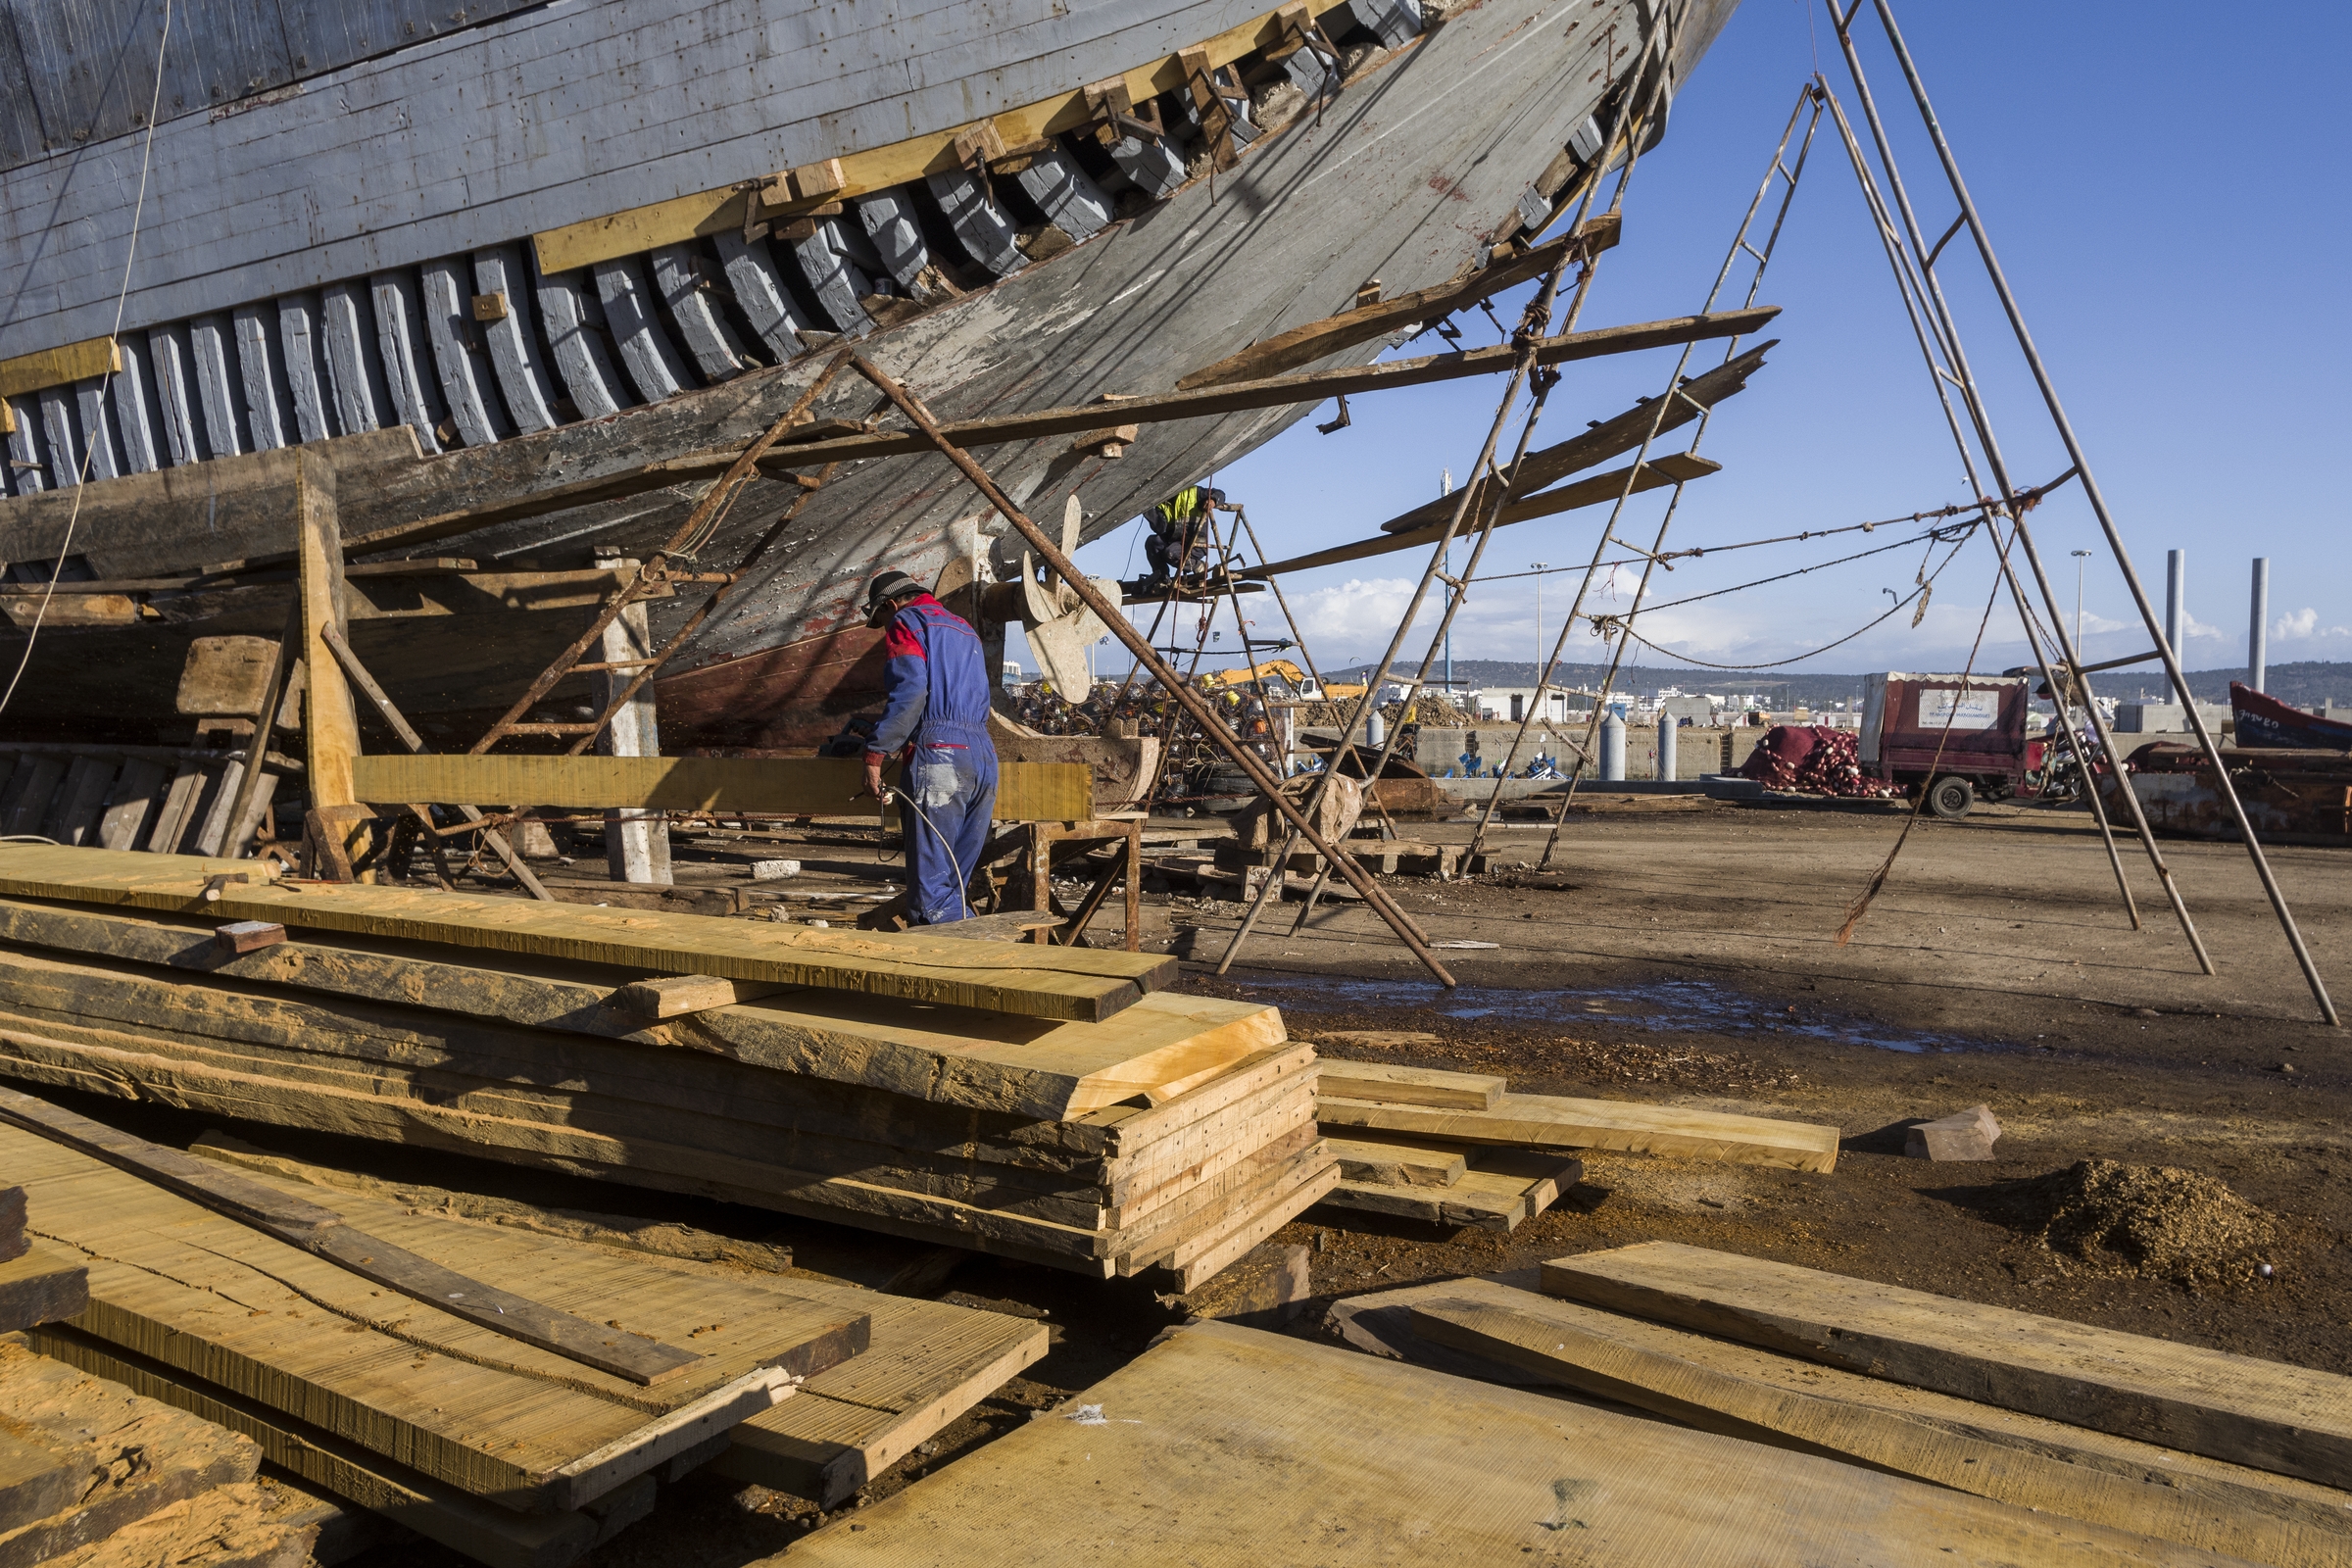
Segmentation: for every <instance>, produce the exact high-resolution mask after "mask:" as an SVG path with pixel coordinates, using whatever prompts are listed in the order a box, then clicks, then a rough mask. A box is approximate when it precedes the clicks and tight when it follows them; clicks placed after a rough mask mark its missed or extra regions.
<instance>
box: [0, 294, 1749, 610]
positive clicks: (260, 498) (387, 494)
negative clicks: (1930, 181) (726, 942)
mask: <svg viewBox="0 0 2352 1568" xmlns="http://www.w3.org/2000/svg"><path fill="white" fill-rule="evenodd" d="M1779 314H1780V313H1779V308H1778V307H1777V306H1763V307H1757V308H1753V309H1748V310H1740V311H1719V312H1715V313H1712V314H1710V315H1705V316H1683V317H1673V318H1668V319H1664V320H1657V321H1643V322H1638V323H1633V324H1630V325H1624V326H1611V327H1600V328H1596V329H1594V330H1592V331H1586V332H1570V333H1563V334H1561V335H1559V336H1557V337H1553V338H1549V339H1546V340H1545V341H1544V346H1543V348H1542V350H1541V352H1540V356H1539V357H1540V361H1541V363H1543V364H1544V365H1562V364H1567V363H1569V362H1571V361H1575V360H1584V359H1594V358H1600V357H1603V356H1606V355H1611V354H1627V353H1634V352H1637V351H1640V350H1642V349H1650V348H1667V347H1674V346H1678V345H1680V344H1684V343H1691V342H1699V341H1704V340H1707V339H1711V338H1726V337H1739V336H1743V335H1745V334H1747V333H1749V332H1753V331H1755V330H1757V329H1759V328H1760V327H1762V326H1764V325H1765V324H1766V323H1767V322H1769V321H1770V320H1771V319H1773V318H1774V317H1775V316H1777V315H1779ZM1514 352H1515V351H1514V350H1513V348H1512V347H1511V346H1510V345H1508V344H1503V345H1498V346H1496V347H1494V348H1487V349H1470V350H1464V351H1460V352H1455V353H1448V354H1432V355H1425V356H1422V357H1421V358H1419V359H1413V360H1400V361H1397V362H1394V363H1392V364H1387V365H1373V366H1354V367H1343V368H1336V369H1326V370H1311V371H1305V372H1302V373H1299V374H1295V375H1282V376H1272V377H1267V378H1265V379H1262V380H1256V381H1246V382H1237V383H1233V384H1230V385H1225V386H1217V387H1208V388H1203V389H1201V390H1197V391H1192V392H1170V393H1163V394H1157V395H1152V396H1143V397H1132V398H1118V399H1116V400H1115V401H1113V402H1110V403H1103V402H1097V403H1090V404H1081V405H1077V406H1074V407H1065V408H1059V409H1046V410H1040V411H1037V412H1034V413H1028V414H1016V415H1007V416H1000V417H991V418H980V419H965V420H958V421H955V422H950V423H944V424H943V425H942V426H941V431H942V434H943V435H945V436H946V437H947V439H948V440H949V442H950V443H951V444H953V445H955V446H957V447H960V448H978V447H987V446H1002V445H1006V444H1009V443H1013V442H1020V441H1031V440H1040V439H1046V438H1051V437H1056V436H1069V435H1082V434H1085V433H1087V432H1089V431H1092V430H1098V429H1103V428H1107V427H1109V426H1111V425H1121V424H1152V423H1163V422H1168V421H1174V420H1182V419H1199V418H1211V417H1218V416H1221V415H1227V414H1234V413H1241V412H1247V411H1250V410H1255V409H1272V408H1283V407H1290V406H1295V405H1298V404H1313V403H1320V402H1322V401H1323V400H1324V399H1326V398H1331V397H1336V396H1340V395H1342V394H1345V395H1348V396H1350V397H1353V396H1358V395H1361V394H1363V393H1367V392H1377V391H1386V390H1391V389H1394V388H1399V387H1408V386H1426V385H1429V384H1431V383H1434V382H1439V381H1449V380H1458V379H1462V378H1464V377H1469V376H1477V375H1490V374H1495V373H1497V372H1500V371H1504V370H1507V369H1508V368H1510V366H1511V363H1512V358H1513V354H1514ZM796 372H797V373H796ZM805 373H806V371H804V370H803V368H802V367H800V366H799V365H797V364H796V365H795V366H793V367H786V368H778V369H776V370H773V371H768V372H765V373H764V374H762V373H760V372H754V373H753V374H752V375H747V376H744V377H741V378H740V379H739V380H737V381H734V382H729V383H725V384H723V385H722V386H718V387H711V388H708V389H706V390H704V391H702V392H696V393H688V394H685V395H683V396H680V397H676V398H671V399H668V400H665V401H664V402H662V403H660V404H657V405H653V406H651V407H648V408H645V409H642V410H636V411H632V412H630V413H627V414H622V415H617V416H614V417H613V418H611V419H609V420H602V421H598V422H597V423H596V424H595V425H593V426H583V427H580V428H582V429H593V430H595V431H597V432H598V434H599V439H598V441H597V443H596V448H595V449H582V448H580V447H579V445H578V436H577V433H576V432H575V431H574V429H573V428H572V427H565V428H564V429H559V430H553V431H547V432H543V433H541V434H538V435H531V436H519V437H516V438H515V439H514V440H511V441H501V442H498V443H496V444H495V445H492V446H487V447H474V448H467V449H464V450H461V451H456V452H450V453H445V454H442V455H441V456H438V457H434V458H416V457H413V456H410V455H409V454H410V453H411V452H413V451H414V441H413V438H412V437H411V436H410V435H409V434H408V432H407V430H406V428H405V427H403V428H402V429H400V430H397V431H388V432H386V431H379V432H375V433H373V434H371V435H369V436H347V437H342V438H340V439H339V440H337V441H330V442H324V443H319V450H320V452H321V453H322V454H323V455H324V456H326V458H327V461H328V462H329V463H330V464H331V465H332V466H334V467H335V468H336V470H337V472H338V474H339V475H341V476H343V480H344V482H343V484H342V486H341V491H342V498H341V499H342V506H341V515H342V523H343V538H344V547H345V549H346V550H347V551H348V552H349V553H350V554H352V555H355V556H357V555H364V554H368V553H373V552H381V551H387V550H394V549H401V548H409V547H414V546H417V545H420V544H424V543H427V542H430V541H432V540H437V539H446V538H450V537H453V536H455V535H458V534H464V533H469V532H472V531H474V530H476V529H480V528H486V527H490V526H493V525H495V524H498V523H503V522H512V521H515V520H517V519H520V518H525V517H533V516H542V515H547V514H550V513H557V512H565V511H569V510H571V509H572V508H575V507H583V506H589V505H592V504H595V503H597V502H605V501H613V500H619V499H625V498H627V497H631V496H638V495H644V494H646V493H648V492H651V491H655V490H660V489H663V488H665V487H669V486H675V485H690V484H697V483H702V482H705V481H709V480H711V479H715V478H717V477H718V476H719V475H720V474H722V473H723V472H725V471H726V469H727V468H728V467H729V466H732V465H733V464H734V463H735V461H736V460H737V459H738V458H739V457H740V456H741V455H742V448H741V447H740V446H731V447H725V448H720V449H716V450H708V451H700V452H687V453H685V454H683V455H679V456H674V457H667V458H663V459H661V460H659V461H655V462H650V463H647V462H638V463H633V464H626V465H625V466H613V467H610V468H606V469H604V470H603V471H594V470H596V469H597V468H598V466H599V464H598V458H597V450H598V449H601V450H602V451H604V452H610V453H615V454H620V455H623V456H624V457H625V455H626V454H629V453H632V452H636V453H643V452H647V451H672V452H674V451H676V450H677V449H678V448H680V447H684V446H687V445H688V443H689V442H690V441H691V440H692V439H693V435H694V432H696V431H699V430H705V429H708V428H709V426H710V424H711V422H712V414H713V412H714V410H715V409H717V408H718V407H719V406H721V405H722V404H723V405H726V406H739V405H743V404H745V403H746V402H747V401H753V400H756V401H760V402H766V403H771V404H775V405H778V406H782V405H787V404H789V402H790V401H791V398H792V397H793V396H795V395H797V393H798V392H799V390H800V387H801V382H802V378H803V375H804V374H805ZM771 417H772V416H771ZM389 437H396V438H397V439H387V438H389ZM404 447H405V448H406V449H407V450H405V451H404V450H402V448H404ZM302 450H308V449H302ZM929 450H931V448H930V446H929V444H928V443H927V442H926V441H925V440H924V438H923V437H922V436H920V435H919V434H917V433H915V432H912V431H905V430H880V431H873V432H868V433H860V434H855V435H839V436H831V437H827V438H824V439H819V440H813V441H804V442H801V443H798V444H788V443H787V444H779V445H777V446H776V447H775V448H774V449H772V450H771V451H770V452H769V453H768V454H767V456H766V457H765V458H764V459H762V460H761V462H760V468H761V470H762V471H763V472H766V473H769V474H771V475H773V474H782V473H787V472H791V471H795V470H798V469H803V468H812V467H815V466H820V465H823V464H827V463H835V462H856V461H861V460H865V459H870V458H885V457H900V456H906V455H909V454H913V453H919V452H926V451H929ZM391 454H397V456H392V455H391ZM292 457H293V454H292V451H287V452H273V453H262V454H254V455H251V456H247V457H238V458H226V459H218V460H215V461H213V462H211V463H207V464H203V465H199V466H193V467H189V468H174V469H165V470H162V471H160V472H157V473H151V474H135V475H131V476H128V477H126V478H122V479H115V480H108V481H104V482H101V483H97V484H91V485H85V486H81V487H79V489H78V491H75V490H65V491H58V492H50V493H44V494H42V495H37V496H23V497H17V498H15V499H12V500H8V501H0V555H8V556H12V557H13V556H20V555H21V556H25V557H27V558H30V557H37V556H39V555H40V554H42V552H43V551H44V550H46V549H54V545H53V544H52V543H51V541H53V540H54V539H56V538H58V537H62V535H63V530H64V527H65V521H66V517H67V515H68V513H69V512H70V510H71V509H72V508H73V505H74V501H75V497H76V495H78V497H79V502H80V514H79V519H78V522H77V524H76V529H77V532H78V533H79V535H80V537H82V538H84V539H92V540H98V539H106V538H111V537H115V536H117V535H120V534H123V533H125V532H129V531H134V530H135V532H136V533H137V534H138V535H139V536H140V537H141V538H142V539H150V540H154V541H156V543H157V544H158V546H159V547H164V548H168V547H169V544H170V542H172V541H175V540H199V539H212V538H222V537H229V538H233V537H236V536H237V533H238V531H239V530H236V529H233V528H228V527H223V526H221V523H222V522H223V520H224V519H223V518H222V515H221V507H222V504H223V497H224V496H226V497H230V498H233V500H232V501H231V503H230V504H231V505H233V506H234V507H235V508H236V509H237V511H238V513H239V515H241V516H246V517H251V518H254V519H256V520H257V521H258V519H261V518H265V517H269V516H271V515H274V516H276V517H279V518H282V517H283V516H285V515H286V514H287V508H288V507H289V504H290V501H291V497H292V493H293V472H292V468H293V463H292ZM388 458H389V461H387V459H388ZM582 469H588V470H591V471H587V472H583V471H581V470H582ZM558 475H562V476H563V477H561V478H558V477H557V476H558ZM268 536H269V532H268V531H267V530H265V529H262V528H259V527H255V528H254V529H252V531H251V532H250V533H249V534H248V537H268ZM281 536H282V530H281ZM290 559H291V552H261V553H255V554H252V555H249V556H247V557H245V558H243V559H241V560H238V561H234V562H206V563H202V564H203V565H204V566H205V567H206V569H208V570H221V571H233V570H248V571H249V570H254V569H257V568H262V567H268V566H273V565H278V564H284V563H285V562H287V561H289V560H290ZM195 564H198V563H193V562H190V563H187V565H195ZM172 565H176V563H172V564H167V565H166V569H171V566H172Z"/></svg>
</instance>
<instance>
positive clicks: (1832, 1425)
mask: <svg viewBox="0 0 2352 1568" xmlns="http://www.w3.org/2000/svg"><path fill="white" fill-rule="evenodd" d="M1538 1283H1539V1276H1538V1275H1537V1272H1536V1271H1534V1270H1530V1271H1527V1273H1526V1274H1525V1275H1522V1276H1511V1277H1506V1278H1498V1279H1489V1280H1456V1281H1451V1282H1448V1283H1445V1284H1439V1285H1426V1286H1418V1287H1414V1288H1412V1289H1409V1290H1401V1291H1390V1292H1382V1293H1378V1294H1376V1295H1372V1296H1364V1297H1356V1298H1353V1299H1350V1300H1349V1301H1346V1302H1342V1303H1340V1305H1341V1306H1342V1307H1343V1308H1348V1315H1349V1317H1350V1318H1351V1320H1352V1321H1355V1322H1359V1323H1360V1322H1366V1321H1378V1322H1379V1324H1380V1333H1379V1336H1378V1339H1379V1343H1378V1347H1377V1348H1380V1349H1381V1350H1383V1351H1385V1352H1387V1353H1391V1354H1397V1355H1402V1356H1405V1357H1407V1358H1409V1359H1414V1360H1425V1361H1427V1362H1428V1363H1429V1364H1430V1365H1432V1366H1444V1367H1446V1368H1449V1369H1451V1370H1454V1371H1457V1372H1469V1373H1473V1374H1474V1375H1478V1376H1481V1377H1488V1378H1494V1379H1495V1380H1498V1381H1503V1382H1509V1383H1519V1384H1525V1383H1538V1384H1548V1385H1552V1386H1556V1387H1560V1388H1565V1389H1570V1390H1573V1391H1575V1392H1577V1393H1580V1394H1583V1395H1587V1396H1591V1397H1596V1398H1602V1399H1607V1400H1610V1401H1612V1402H1614V1403H1618V1404H1624V1405H1630V1406H1632V1407H1634V1408H1636V1409H1640V1410H1643V1411H1647V1412H1649V1413H1650V1414H1652V1415H1656V1416H1660V1417H1663V1418H1665V1419H1667V1420H1670V1421H1675V1422H1679V1423H1682V1424H1684V1425H1686V1426H1690V1427H1694V1428H1697V1429H1699V1430H1700V1431H1704V1432H1712V1433H1718V1434H1722V1435H1724V1436H1727V1437H1733V1438H1740V1439H1744V1440H1746V1441H1749V1442H1752V1443H1758V1444H1764V1445H1768V1446H1773V1447H1776V1448H1783V1449H1789V1450H1793V1451H1796V1452H1800V1453H1806V1454H1818V1455H1826V1456H1828V1457H1831V1458H1835V1459H1838V1460H1840V1461H1843V1462H1844V1463H1847V1464H1850V1465H1855V1466H1861V1467H1866V1468H1868V1469H1870V1470H1873V1471H1878V1472H1882V1473H1885V1474H1887V1475H1893V1476H1906V1477H1910V1478H1912V1479H1914V1480H1917V1481H1921V1482H1926V1483H1930V1484H1932V1485H1935V1486H1937V1487H1944V1488H1949V1489H1951V1490H1952V1491H1954V1492H1960V1493H1969V1494H1973V1495H1976V1496H1979V1497H1985V1498H1989V1499H1993V1500H1995V1501H1998V1502H2002V1503H2007V1504H2011V1505H2014V1506H2015V1507H2018V1508H2021V1509H2032V1510H2034V1511H2036V1512H2037V1513H2039V1514H2041V1515H2044V1516H2050V1517H2055V1518H2059V1519H2072V1520H2080V1521H2082V1522H2083V1523H2084V1524H2086V1525H2092V1526H2099V1527H2104V1528H2108V1529H2113V1530H2126V1531H2132V1532H2136V1533H2138V1534H2140V1535H2142V1536H2146V1537H2150V1538H2153V1539H2154V1540H2156V1541H2159V1542H2165V1543H2173V1544H2177V1545H2179V1546H2180V1547H2184V1548H2187V1549H2188V1550H2190V1551H2193V1552H2198V1553H2204V1554H2206V1555H2204V1556H2201V1557H2198V1558H2195V1559H2193V1560H2198V1561H2206V1562H2211V1561H2215V1560H2217V1559H2218V1560H2227V1561H2232V1562H2234V1561H2251V1562H2264V1563H2275V1564H2279V1565H2281V1568H2328V1565H2333V1564H2340V1563H2343V1562H2345V1561H2347V1560H2352V1491H2346V1490H2344V1489H2343V1485H2342V1483H2343V1479H2344V1466H2343V1464H2342V1462H2341V1448H2342V1443H2343V1438H2344V1436H2345V1433H2346V1430H2347V1419H2348V1418H2347V1415H2346V1412H2347V1411H2352V1379H2346V1378H2343V1377H2339V1376H2335V1375H2333V1374H2329V1373H2323V1372H2314V1371H2310V1370H2308V1369H2304V1368H2299V1367H2292V1366H2285V1365H2281V1364H2278V1363H2275V1362H2267V1361H2259V1360H2255V1359H2253V1358H2251V1357H2245V1356H2236V1355H2230V1354H2228V1353H2227V1352H2223V1351H2214V1350H2203V1349H2199V1348H2193V1347H2186V1346H2180V1345H2175V1344H2171V1343H2168V1342H2165V1341H2161V1340H2153V1339H2147V1338H2144V1337H2142V1336H2139V1335H2132V1334H2123V1333H2118V1332H2115V1331H2112V1330H2104V1329H2097V1328H2091V1327H2088V1326H2086V1325H2082V1324H2075V1323H2066V1322H2062V1321H2059V1320H2057V1319H2052V1318H2043V1317H2036V1316H2034V1315H2032V1314H2029V1313H2023V1312H2016V1311H2012V1310H2009V1309H2006V1308H2000V1307H1989V1306H1983V1305H1979V1304H1977V1303H1974V1302H1968V1301H1960V1300H1955V1299H1950V1298H1946V1297H1938V1296H1933V1295H1929V1294H1928V1293H1925V1292H1919V1291H1906V1290H1902V1289H1900V1288H1897V1287H1891V1286H1881V1285H1875V1284H1871V1283H1869V1282H1866V1281H1861V1280H1852V1279H1845V1278H1841V1277H1839V1276H1837V1275H1832V1274H1825V1273H1820V1272H1817V1271H1815V1270H1811V1269H1804V1268H1797V1267H1793V1266H1790V1265H1787V1264H1781V1263H1773V1262H1768V1261H1763V1260H1759V1259H1755V1258H1748V1257H1742V1256H1739V1255H1737V1254H1733V1253H1726V1252H1717V1251H1712V1250H1705V1249H1700V1248H1691V1247H1682V1246H1678V1245H1674V1244H1666V1243H1652V1244H1645V1245H1642V1246H1637V1247H1628V1248H1620V1249H1614V1250H1607V1251H1598V1252H1588V1253H1584V1254H1581V1255H1579V1256H1575V1257H1569V1258H1562V1259H1559V1260H1557V1261H1555V1262H1552V1263H1548V1264H1546V1265H1544V1269H1543V1270H1542V1272H1541V1275H1540V1284H1541V1287H1542V1290H1541V1291H1539V1290H1537V1289H1534V1288H1532V1287H1534V1286H1536V1285H1537V1284H1538ZM1400 1320H1402V1321H1401V1322H1400ZM1400 1328H1401V1330H1402V1331H1401V1332H1399V1329H1400ZM2128 1429H2129V1430H2128Z"/></svg>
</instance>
